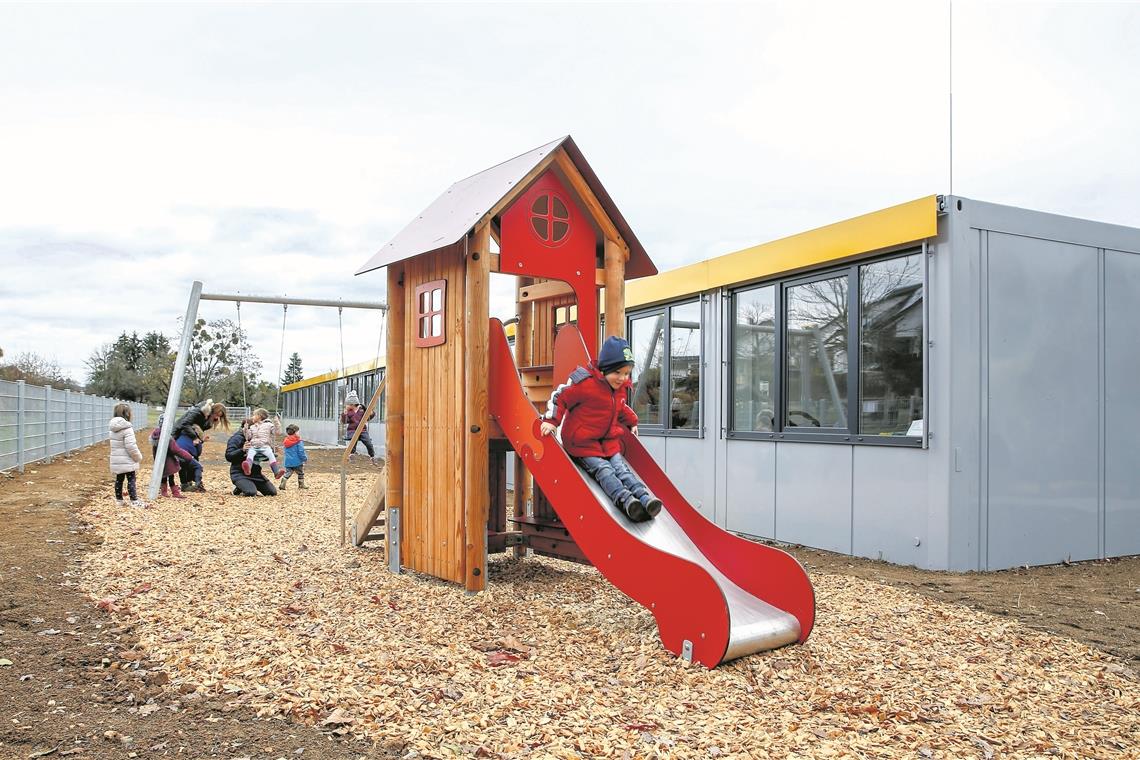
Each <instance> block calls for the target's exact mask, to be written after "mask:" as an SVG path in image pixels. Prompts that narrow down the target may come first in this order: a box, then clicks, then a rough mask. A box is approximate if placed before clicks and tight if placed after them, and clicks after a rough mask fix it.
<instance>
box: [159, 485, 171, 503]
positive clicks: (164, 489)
mask: <svg viewBox="0 0 1140 760" xmlns="http://www.w3.org/2000/svg"><path fill="white" fill-rule="evenodd" d="M158 495H159V496H161V497H162V498H164V499H165V498H167V497H168V496H170V489H169V488H168V487H167V485H166V483H163V484H162V487H161V488H159V489H158Z"/></svg>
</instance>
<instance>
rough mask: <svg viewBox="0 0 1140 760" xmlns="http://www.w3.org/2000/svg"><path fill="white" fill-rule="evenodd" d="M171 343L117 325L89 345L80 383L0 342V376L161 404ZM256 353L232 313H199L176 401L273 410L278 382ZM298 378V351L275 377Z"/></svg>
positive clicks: (169, 367) (167, 385)
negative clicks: (264, 374) (109, 337)
mask: <svg viewBox="0 0 1140 760" xmlns="http://www.w3.org/2000/svg"><path fill="white" fill-rule="evenodd" d="M176 358H177V346H175V345H174V344H173V342H172V341H171V339H170V338H168V337H167V336H165V335H163V334H162V333H161V332H157V331H151V332H148V333H146V334H144V335H141V336H140V335H139V334H138V333H137V332H131V333H127V332H123V333H122V334H120V335H119V337H118V338H116V339H115V340H114V341H113V342H111V343H105V344H104V345H102V346H100V347H99V348H97V349H95V350H94V351H92V352H91V355H90V356H89V357H88V358H87V360H86V361H85V362H84V364H85V366H86V368H87V378H86V380H87V382H86V385H83V384H80V383H78V382H76V381H75V380H73V379H72V378H69V377H67V376H66V375H65V374H64V372H63V371H62V370H61V369H60V367H59V364H58V363H57V362H56V361H55V360H51V359H45V358H44V357H41V356H39V355H38V354H35V353H32V352H25V353H22V354H19V355H17V356H16V357H14V358H12V359H11V360H10V361H6V360H5V358H4V352H3V349H0V380H13V381H14V380H24V381H25V382H27V383H29V384H33V385H51V386H52V387H54V388H70V389H71V390H75V391H85V392H87V393H91V394H95V395H98V396H110V397H112V398H120V399H123V400H126V401H141V402H145V403H148V404H164V403H166V396H167V393H168V392H169V390H170V376H171V374H172V371H173V369H174V363H175V360H176ZM261 369H262V364H261V359H260V358H259V357H258V356H257V353H256V352H255V351H254V350H253V346H252V345H251V344H250V342H249V339H248V337H247V336H246V333H245V331H244V330H243V329H241V328H240V327H238V325H236V324H235V323H234V322H233V321H232V320H229V319H216V320H211V321H206V320H205V319H199V320H198V321H197V322H196V323H195V324H194V329H193V331H192V333H191V341H190V354H189V356H188V358H187V362H186V375H185V378H184V380H183V383H182V394H181V399H180V402H179V403H184V404H188V403H194V402H197V401H201V400H203V399H207V398H212V399H214V400H215V401H220V402H222V403H223V404H226V405H229V406H239V405H245V404H248V405H249V406H264V407H266V408H269V409H273V408H274V407H275V406H276V401H277V394H278V389H279V387H280V386H279V385H278V384H277V383H273V382H269V381H266V380H261V379H260V378H259V375H260V373H261ZM303 377H304V371H303V369H302V365H301V357H300V355H299V354H297V353H295V352H294V353H293V355H292V356H290V357H289V364H288V366H287V367H286V368H285V370H284V374H283V375H282V377H281V378H280V379H279V381H280V384H281V385H286V384H288V383H293V382H297V381H298V380H301V379H302V378H303Z"/></svg>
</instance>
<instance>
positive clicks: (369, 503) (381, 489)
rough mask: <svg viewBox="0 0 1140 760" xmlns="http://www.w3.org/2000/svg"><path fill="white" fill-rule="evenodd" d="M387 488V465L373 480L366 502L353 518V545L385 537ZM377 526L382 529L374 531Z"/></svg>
mask: <svg viewBox="0 0 1140 760" xmlns="http://www.w3.org/2000/svg"><path fill="white" fill-rule="evenodd" d="M387 488H388V468H387V466H385V468H384V469H383V470H381V471H380V474H379V475H377V476H376V480H374V481H373V482H372V487H371V488H370V489H368V495H367V496H365V497H364V503H363V504H361V505H360V509H358V510H357V511H356V516H355V517H354V518H353V519H352V528H351V539H352V545H353V546H363V545H364V542H365V541H379V540H381V539H383V538H384V536H385V533H384V528H385V527H386V525H387V522H388V521H387V515H386V513H385V510H384V494H385V491H386V489H387ZM377 527H378V528H380V529H381V531H380V532H379V533H373V532H372V529H373V528H377Z"/></svg>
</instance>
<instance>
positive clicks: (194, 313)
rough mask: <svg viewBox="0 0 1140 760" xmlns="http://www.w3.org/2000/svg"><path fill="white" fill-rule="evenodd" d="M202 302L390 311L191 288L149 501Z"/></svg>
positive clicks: (367, 304) (373, 305) (366, 304)
mask: <svg viewBox="0 0 1140 760" xmlns="http://www.w3.org/2000/svg"><path fill="white" fill-rule="evenodd" d="M201 301H236V302H237V303H238V304H239V306H238V308H239V309H240V308H241V306H240V305H241V304H243V303H273V304H280V305H282V306H285V307H289V306H324V307H328V308H333V309H340V310H342V311H343V310H344V309H372V310H376V311H382V312H387V311H388V304H386V303H383V302H381V301H333V300H327V299H320V298H286V297H285V296H254V295H242V294H239V293H203V292H202V283H201V282H200V281H199V280H195V281H194V284H193V285H192V286H191V287H190V300H189V302H188V303H187V304H186V319H185V320H184V321H183V323H182V340H181V341H179V344H178V358H177V359H176V360H175V362H174V372H173V374H172V375H171V377H170V390H169V392H168V393H167V394H166V410H165V414H164V416H163V418H162V430H161V431H160V432H159V436H158V450H157V451H156V452H155V455H154V461H155V465H154V467H153V469H152V471H151V477H150V488H149V490H148V491H147V499H148V500H149V501H154V500H155V499H156V498H158V489H159V486H160V485H161V483H162V473H163V470H164V469H165V468H164V467H159V465H158V463H159V462H165V461H166V453H167V451H169V450H170V434H171V433H172V432H173V430H174V422H175V420H174V418H175V416H176V414H175V412H176V410H177V409H178V399H180V398H181V397H182V380H183V378H184V377H185V375H186V363H187V361H188V360H189V357H190V342H191V338H192V337H193V335H194V324H195V322H196V321H197V319H198V304H199V302H201ZM342 345H343V341H342ZM342 353H343V348H342ZM243 370H244V367H243ZM277 380H278V382H280V380H281V378H277Z"/></svg>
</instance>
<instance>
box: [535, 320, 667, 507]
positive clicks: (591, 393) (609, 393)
mask: <svg viewBox="0 0 1140 760" xmlns="http://www.w3.org/2000/svg"><path fill="white" fill-rule="evenodd" d="M632 370H633V352H632V351H631V350H630V348H629V344H628V343H626V342H625V341H624V340H622V339H621V338H618V337H616V336H611V337H609V338H606V342H605V343H604V344H602V350H601V351H599V352H598V361H597V362H590V364H589V366H586V367H578V368H577V369H576V370H574V371H573V372H572V373H570V378H569V379H568V380H567V381H566V382H565V383H563V384H562V385H560V386H558V387H557V388H556V389H555V390H554V393H553V394H551V396H550V401H549V402H547V406H546V415H545V416H544V417H543V422H542V434H543V435H550V434H551V433H553V432H554V431H555V430H557V429H558V426H559V425H561V426H562V446H563V447H564V448H565V449H566V453H567V454H569V455H570V456H572V457H574V458H575V459H576V460H577V461H578V463H579V464H580V465H581V466H582V467H583V468H584V469H585V470H586V472H588V473H589V474H590V477H592V478H593V479H594V480H596V481H598V485H600V486H601V487H602V490H603V491H605V492H606V496H608V497H610V499H611V500H613V503H614V505H615V506H617V508H618V509H620V510H621V511H622V512H624V513H625V514H626V516H627V517H629V519H631V520H633V521H634V522H644V521H646V520H652V519H653V518H654V517H656V516H657V514H658V513H659V512H660V511H661V500H660V499H658V498H657V497H656V496H654V495H653V494H651V493H650V492H649V489H648V488H647V487H646V485H645V484H644V483H643V482H641V479H640V478H639V477H637V475H636V474H635V473H634V472H633V470H631V469H630V467H629V465H628V464H627V463H626V461H625V458H624V457H623V456H622V455H621V436H622V434H623V433H624V430H623V427H625V428H629V429H630V431H631V432H632V433H633V434H634V435H637V414H635V413H634V411H633V409H631V408H630V407H629V404H627V403H626V397H627V395H628V392H629V388H630V382H629V376H630V372H631V371H632Z"/></svg>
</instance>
